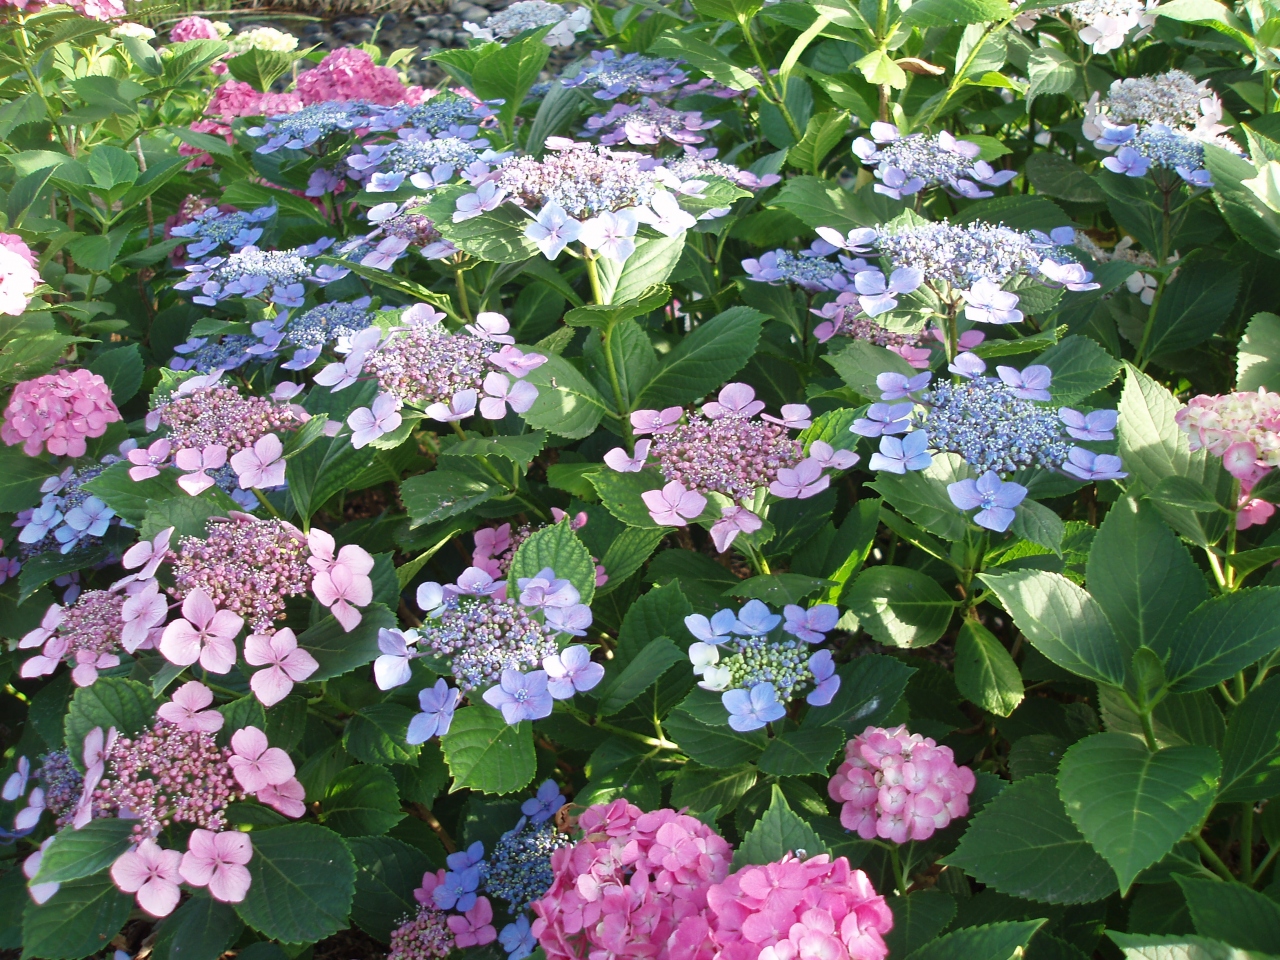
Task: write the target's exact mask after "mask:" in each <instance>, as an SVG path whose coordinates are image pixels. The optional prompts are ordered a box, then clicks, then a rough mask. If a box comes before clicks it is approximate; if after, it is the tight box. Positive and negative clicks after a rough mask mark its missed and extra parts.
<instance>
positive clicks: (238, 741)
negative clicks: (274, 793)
mask: <svg viewBox="0 0 1280 960" xmlns="http://www.w3.org/2000/svg"><path fill="white" fill-rule="evenodd" d="M231 749H232V751H234V752H233V753H232V755H231V759H229V760H228V761H227V762H228V763H229V764H230V765H231V769H232V771H233V772H234V773H235V775H236V780H238V781H239V782H240V786H242V787H244V789H245V792H246V793H257V792H258V791H259V790H262V789H263V788H264V787H278V786H279V785H280V784H282V783H285V782H287V781H289V780H292V779H293V774H294V767H293V761H292V760H290V759H289V755H288V754H287V753H285V752H284V751H283V750H281V749H280V748H279V747H273V746H270V745H269V744H268V743H267V735H266V734H265V733H263V732H262V731H261V730H259V729H258V728H257V727H241V728H240V729H239V730H237V731H236V732H235V733H233V734H232V735H231Z"/></svg>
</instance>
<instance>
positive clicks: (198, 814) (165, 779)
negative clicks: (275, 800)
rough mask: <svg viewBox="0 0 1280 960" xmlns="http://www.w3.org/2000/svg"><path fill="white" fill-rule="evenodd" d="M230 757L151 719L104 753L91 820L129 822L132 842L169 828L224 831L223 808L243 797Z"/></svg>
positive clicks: (195, 735)
mask: <svg viewBox="0 0 1280 960" xmlns="http://www.w3.org/2000/svg"><path fill="white" fill-rule="evenodd" d="M210 699H212V698H210ZM187 726H190V725H187ZM231 757H232V751H231V750H230V749H229V748H227V747H220V746H218V744H217V742H216V741H215V740H214V736H213V733H211V732H209V731H207V730H198V729H186V730H184V729H182V727H181V726H179V725H178V724H175V723H171V722H170V721H168V720H165V719H163V718H161V719H157V720H156V722H155V724H154V725H153V726H152V727H151V729H150V730H147V731H146V732H144V733H142V734H140V735H138V736H137V737H125V736H120V737H117V738H116V740H115V742H114V743H113V744H111V745H110V747H109V748H108V750H107V756H106V774H105V776H104V777H103V778H102V780H101V782H100V783H99V784H98V785H97V788H96V789H95V790H93V793H92V797H93V808H94V817H95V818H96V817H101V816H108V815H113V814H114V815H117V816H121V815H127V816H129V817H130V818H131V819H135V823H134V827H133V834H134V838H135V839H137V840H142V839H143V838H145V837H154V836H157V835H158V834H159V833H160V831H161V830H164V829H165V828H167V827H169V826H171V825H172V824H175V823H187V824H193V825H195V826H197V827H202V828H204V829H206V830H213V831H219V830H223V829H226V826H227V820H226V809H227V806H228V805H229V804H232V803H235V802H236V801H238V800H243V799H244V797H245V791H244V789H243V788H242V787H241V785H240V784H239V783H238V782H237V780H236V777H235V773H234V771H233V770H232V769H231V765H230V763H229V761H230V760H231Z"/></svg>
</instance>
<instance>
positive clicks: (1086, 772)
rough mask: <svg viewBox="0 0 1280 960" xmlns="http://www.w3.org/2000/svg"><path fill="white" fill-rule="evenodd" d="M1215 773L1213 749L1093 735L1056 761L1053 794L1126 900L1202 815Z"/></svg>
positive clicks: (1217, 764) (1211, 796)
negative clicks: (1107, 866)
mask: <svg viewBox="0 0 1280 960" xmlns="http://www.w3.org/2000/svg"><path fill="white" fill-rule="evenodd" d="M1220 769H1221V761H1220V760H1219V759H1218V755H1217V753H1216V752H1215V751H1214V750H1213V749H1212V748H1211V747H1166V748H1165V749H1163V750H1158V751H1156V752H1154V753H1153V752H1152V751H1150V750H1148V749H1147V747H1146V745H1145V744H1144V743H1143V742H1142V741H1141V740H1138V739H1137V738H1135V737H1130V736H1126V735H1125V734H1121V733H1097V734H1094V735H1093V736H1091V737H1086V738H1085V739H1084V740H1081V741H1079V742H1078V743H1076V744H1075V745H1074V746H1072V747H1071V749H1070V750H1068V751H1067V754H1066V756H1064V757H1063V758H1062V765H1061V768H1060V770H1059V772H1058V790H1059V792H1060V794H1061V796H1062V800H1063V802H1064V803H1065V804H1066V808H1067V814H1068V815H1069V816H1070V817H1071V819H1072V821H1073V822H1074V823H1075V825H1076V826H1077V827H1079V828H1080V832H1081V833H1083V834H1084V836H1085V839H1087V840H1088V841H1089V842H1090V843H1091V844H1092V845H1093V847H1094V849H1095V850H1097V851H1098V852H1099V853H1100V854H1102V856H1103V858H1104V859H1105V860H1106V861H1107V862H1108V863H1109V864H1111V868H1112V869H1113V870H1114V871H1115V874H1116V878H1117V879H1118V880H1119V882H1120V893H1121V895H1124V894H1126V893H1128V891H1129V887H1130V885H1131V884H1132V883H1133V880H1134V878H1135V877H1136V876H1137V875H1138V874H1139V873H1141V872H1142V871H1143V870H1145V869H1146V868H1147V867H1149V866H1151V865H1152V864H1153V863H1155V862H1156V861H1158V860H1159V859H1160V858H1161V857H1163V856H1164V855H1165V854H1166V853H1168V852H1169V851H1170V850H1172V849H1173V845H1174V844H1175V843H1177V842H1178V841H1179V840H1181V839H1182V838H1183V837H1184V836H1186V834H1187V831H1188V830H1190V829H1191V828H1192V827H1195V826H1196V825H1198V824H1199V823H1200V822H1201V820H1202V819H1203V817H1204V815H1205V814H1206V813H1208V811H1209V807H1210V806H1211V805H1212V804H1213V799H1214V794H1215V792H1216V789H1217V783H1218V774H1219V772H1220Z"/></svg>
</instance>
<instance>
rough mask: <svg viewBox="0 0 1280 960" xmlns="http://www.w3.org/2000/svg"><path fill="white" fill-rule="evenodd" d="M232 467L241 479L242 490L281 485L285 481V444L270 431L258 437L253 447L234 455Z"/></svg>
mask: <svg viewBox="0 0 1280 960" xmlns="http://www.w3.org/2000/svg"><path fill="white" fill-rule="evenodd" d="M231 468H232V469H233V470H235V472H236V476H237V477H238V478H239V480H240V489H241V490H251V489H253V488H254V487H278V486H281V485H282V484H283V483H284V469H285V462H284V444H283V443H281V442H280V438H279V437H277V436H276V435H275V434H274V433H268V434H266V435H265V436H262V437H260V438H258V440H257V441H256V442H255V443H254V445H253V446H252V447H249V448H247V449H245V450H241V451H240V452H239V453H237V454H235V455H234V456H232V458H231Z"/></svg>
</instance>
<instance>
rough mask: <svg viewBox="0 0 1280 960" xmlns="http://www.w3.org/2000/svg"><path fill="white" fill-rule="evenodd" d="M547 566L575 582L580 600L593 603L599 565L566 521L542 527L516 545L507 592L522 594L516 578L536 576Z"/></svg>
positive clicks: (565, 578)
mask: <svg viewBox="0 0 1280 960" xmlns="http://www.w3.org/2000/svg"><path fill="white" fill-rule="evenodd" d="M547 567H550V568H551V569H552V570H554V571H555V575H556V576H557V577H558V578H560V579H564V580H568V581H569V582H570V583H572V584H573V586H574V587H575V588H576V589H577V591H578V593H579V594H580V595H581V600H580V602H581V603H586V604H590V603H591V600H592V598H593V597H594V596H595V593H596V565H595V563H594V562H593V561H592V559H591V554H590V553H589V552H588V551H587V548H586V547H584V546H583V545H582V541H581V540H579V539H578V535H577V534H576V533H574V531H573V527H571V526H570V525H569V524H568V523H567V522H566V523H553V524H550V525H549V526H546V527H543V528H542V529H541V530H539V531H537V532H536V533H534V534H532V535H531V536H529V537H527V538H526V539H525V540H524V541H523V542H522V543H521V544H520V546H519V547H517V548H516V553H515V556H514V557H513V558H512V560H511V569H510V571H509V572H508V574H507V579H508V580H509V581H510V585H509V586H508V587H507V591H508V594H509V595H510V596H512V597H515V596H519V593H520V588H519V586H518V583H517V581H519V580H521V579H524V578H527V577H536V576H537V575H538V574H539V573H540V572H541V571H542V570H544V569H545V568H547Z"/></svg>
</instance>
